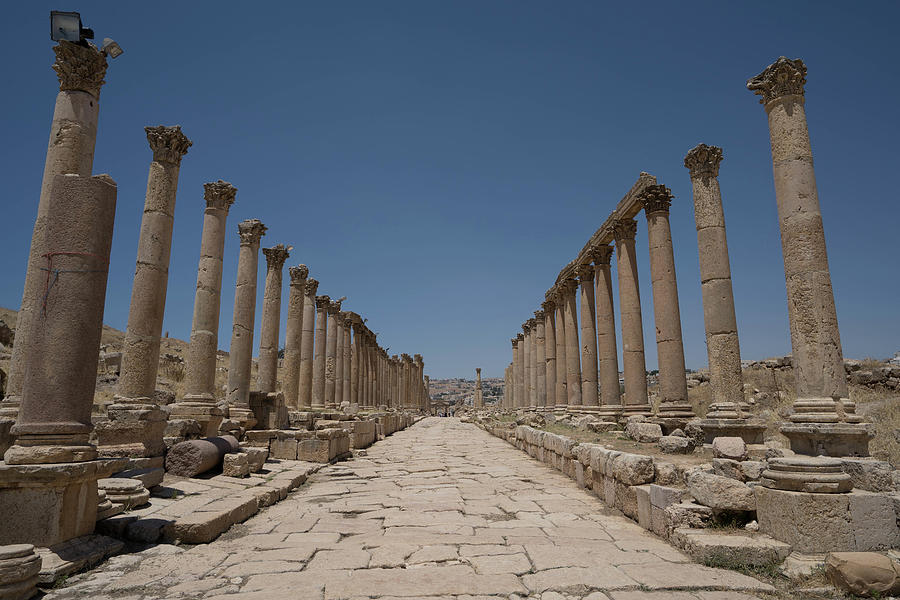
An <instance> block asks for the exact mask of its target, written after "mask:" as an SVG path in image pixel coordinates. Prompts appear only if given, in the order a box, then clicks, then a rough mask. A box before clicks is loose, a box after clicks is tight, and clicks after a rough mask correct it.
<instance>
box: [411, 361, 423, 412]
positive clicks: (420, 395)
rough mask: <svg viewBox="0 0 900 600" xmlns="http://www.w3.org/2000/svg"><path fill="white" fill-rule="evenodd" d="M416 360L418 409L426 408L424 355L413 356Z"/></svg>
mask: <svg viewBox="0 0 900 600" xmlns="http://www.w3.org/2000/svg"><path fill="white" fill-rule="evenodd" d="M413 358H414V359H415V361H416V379H415V390H416V396H415V397H416V408H417V409H418V410H424V409H425V398H424V395H425V363H424V362H423V361H422V355H421V354H416V355H415V356H414V357H413Z"/></svg>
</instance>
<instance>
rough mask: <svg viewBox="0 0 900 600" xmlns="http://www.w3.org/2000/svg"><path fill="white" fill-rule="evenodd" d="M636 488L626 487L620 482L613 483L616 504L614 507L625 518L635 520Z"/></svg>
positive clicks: (636, 512) (636, 511) (636, 514)
mask: <svg viewBox="0 0 900 600" xmlns="http://www.w3.org/2000/svg"><path fill="white" fill-rule="evenodd" d="M636 488H637V486H632V485H626V484H624V483H622V482H620V481H616V483H615V494H616V503H615V505H614V506H615V507H616V508H618V509H619V510H621V511H622V512H623V513H624V514H625V516H627V517H629V518H631V519H637V516H638V509H637V492H636V491H635V489H636Z"/></svg>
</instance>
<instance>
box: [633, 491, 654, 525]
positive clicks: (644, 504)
mask: <svg viewBox="0 0 900 600" xmlns="http://www.w3.org/2000/svg"><path fill="white" fill-rule="evenodd" d="M650 487H651V486H650V485H636V486H634V487H633V488H632V489H634V493H635V496H636V498H637V522H638V525H640V526H641V527H643V528H644V529H652V523H651V520H652V516H651V512H650V510H651V508H652V505H651V503H650Z"/></svg>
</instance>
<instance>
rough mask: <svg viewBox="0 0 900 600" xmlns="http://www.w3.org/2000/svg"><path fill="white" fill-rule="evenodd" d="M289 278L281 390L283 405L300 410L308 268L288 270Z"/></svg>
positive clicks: (301, 266)
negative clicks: (282, 392)
mask: <svg viewBox="0 0 900 600" xmlns="http://www.w3.org/2000/svg"><path fill="white" fill-rule="evenodd" d="M288 275H289V276H290V278H291V283H290V292H289V294H288V309H287V330H286V331H285V334H284V375H283V381H282V384H281V389H282V391H284V399H285V404H287V406H288V408H290V409H293V410H300V365H301V363H302V357H303V312H304V311H303V309H304V305H305V304H306V301H305V291H306V282H307V277H308V276H309V268H308V267H307V266H306V265H298V266H296V267H291V268H289V269H288Z"/></svg>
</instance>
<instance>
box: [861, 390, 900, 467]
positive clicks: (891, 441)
mask: <svg viewBox="0 0 900 600" xmlns="http://www.w3.org/2000/svg"><path fill="white" fill-rule="evenodd" d="M850 399H851V400H853V401H854V402H856V412H858V413H859V414H861V415H863V416H864V417H865V420H866V421H867V422H869V423H874V424H875V437H874V438H872V441H871V442H870V443H869V453H870V454H871V455H872V456H874V457H875V458H878V459H880V460H886V461H888V462H889V463H891V465H892V466H893V467H894V468H897V467H898V466H900V439H898V436H900V395H898V394H897V393H896V392H892V391H889V390H886V389H885V388H883V387H881V386H879V387H877V388H868V387H864V386H859V385H851V386H850Z"/></svg>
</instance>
